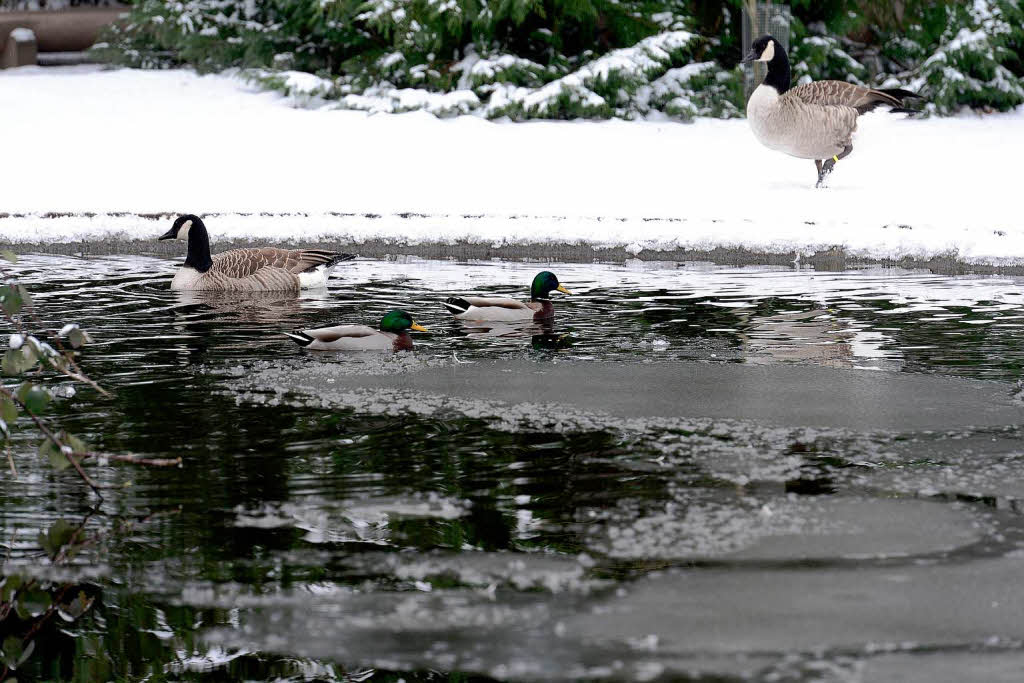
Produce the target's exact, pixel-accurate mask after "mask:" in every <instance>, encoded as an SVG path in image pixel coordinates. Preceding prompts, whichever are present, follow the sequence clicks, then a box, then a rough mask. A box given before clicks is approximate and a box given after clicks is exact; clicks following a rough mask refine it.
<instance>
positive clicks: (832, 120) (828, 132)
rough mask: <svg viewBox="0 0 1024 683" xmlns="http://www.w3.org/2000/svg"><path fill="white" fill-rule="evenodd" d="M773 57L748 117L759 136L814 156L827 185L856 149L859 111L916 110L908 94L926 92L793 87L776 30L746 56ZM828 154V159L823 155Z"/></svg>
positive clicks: (818, 84)
mask: <svg viewBox="0 0 1024 683" xmlns="http://www.w3.org/2000/svg"><path fill="white" fill-rule="evenodd" d="M743 61H744V63H746V62H767V64H768V74H767V75H766V76H765V79H764V82H763V83H761V85H759V86H757V88H756V89H755V90H754V92H753V94H752V95H751V96H750V99H749V100H748V101H747V120H748V121H750V128H751V130H753V131H754V136H755V137H756V138H757V139H758V141H759V142H760V143H761V144H762V145H764V146H765V147H768V148H769V149H774V150H776V151H778V152H785V153H786V154H789V155H791V156H795V157H799V158H801V159H813V160H814V165H815V166H816V167H817V169H818V183H817V185H816V187H821V186H822V184H823V183H824V181H825V178H826V177H827V176H828V175H829V174H830V173H831V172H832V169H833V167H835V165H836V162H837V161H839V160H840V159H842V158H844V157H846V156H847V155H849V154H850V152H852V151H853V142H852V140H851V138H852V136H853V131H854V130H856V129H857V116H859V115H860V114H863V113H864V112H868V111H871V110H872V109H874V108H875V107H879V106H882V105H886V106H889V107H892V111H893V112H898V113H899V112H911V111H913V110H911V109H905V108H904V107H903V100H905V99H908V98H918V99H920V95H917V94H916V93H912V92H910V91H909V90H902V89H900V88H893V89H875V88H865V87H862V86H859V85H854V84H852V83H845V82H843V81H815V82H813V83H806V84H804V85H799V86H797V87H795V88H793V89H792V90H791V89H790V87H789V83H790V70H789V57H788V56H786V50H785V49H784V48H783V47H782V45H780V44H779V41H777V40H775V38H772V37H771V36H761V37H760V38H758V39H757V40H755V41H754V42H753V44H752V45H751V46H750V50H749V51H748V52H747V54H746V56H745V57H744V59H743ZM823 160H824V161H823Z"/></svg>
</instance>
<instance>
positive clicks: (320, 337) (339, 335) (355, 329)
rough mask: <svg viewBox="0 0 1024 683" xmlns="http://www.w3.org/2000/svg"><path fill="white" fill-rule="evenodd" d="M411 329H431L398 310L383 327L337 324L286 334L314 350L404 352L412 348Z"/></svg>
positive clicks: (388, 314)
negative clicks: (376, 328) (377, 328)
mask: <svg viewBox="0 0 1024 683" xmlns="http://www.w3.org/2000/svg"><path fill="white" fill-rule="evenodd" d="M409 330H416V331H418V332H426V331H427V328H425V327H423V326H422V325H420V324H418V323H416V322H415V321H413V319H412V316H411V315H409V314H408V313H406V312H405V311H399V310H394V311H388V313H387V314H386V315H385V316H384V317H383V318H381V321H380V329H379V330H375V329H373V328H372V327H368V326H366V325H336V326H334V327H320V328H317V329H315V330H295V331H294V332H285V333H284V334H285V336H286V337H288V338H289V339H291V340H292V341H294V342H295V343H296V344H298V345H299V346H304V347H306V348H307V349H313V350H314V351H404V350H408V349H411V348H412V337H410V336H409Z"/></svg>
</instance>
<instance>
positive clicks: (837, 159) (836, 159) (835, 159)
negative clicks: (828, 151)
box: [832, 155, 839, 163]
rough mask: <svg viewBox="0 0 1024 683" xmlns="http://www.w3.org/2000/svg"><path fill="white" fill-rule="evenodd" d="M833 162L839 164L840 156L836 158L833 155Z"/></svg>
mask: <svg viewBox="0 0 1024 683" xmlns="http://www.w3.org/2000/svg"><path fill="white" fill-rule="evenodd" d="M832 161H835V162H836V163H839V157H838V156H835V155H833V156H832Z"/></svg>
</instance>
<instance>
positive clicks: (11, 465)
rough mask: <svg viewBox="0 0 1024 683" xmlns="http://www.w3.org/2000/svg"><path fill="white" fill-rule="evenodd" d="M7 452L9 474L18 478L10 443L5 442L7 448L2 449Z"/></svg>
mask: <svg viewBox="0 0 1024 683" xmlns="http://www.w3.org/2000/svg"><path fill="white" fill-rule="evenodd" d="M4 450H5V451H6V452H7V464H8V465H9V466H10V468H11V476H12V477H14V478H15V479H17V478H18V468H17V467H15V466H14V458H13V457H12V456H11V444H10V442H8V443H7V448H6V449H4Z"/></svg>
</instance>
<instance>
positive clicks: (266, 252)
mask: <svg viewBox="0 0 1024 683" xmlns="http://www.w3.org/2000/svg"><path fill="white" fill-rule="evenodd" d="M350 258H352V256H351V255H350V254H340V253H338V252H336V251H326V250H323V249H277V248H274V247H262V248H259V249H232V250H231V251H225V252H224V253H222V254H216V255H214V257H213V269H214V270H216V271H218V272H221V273H223V274H225V275H227V276H228V277H247V276H249V275H253V274H255V273H256V271H258V270H261V269H263V268H281V269H283V270H286V271H288V272H289V273H296V274H297V273H304V272H306V271H308V270H313V269H314V268H318V267H320V266H328V265H333V264H335V263H337V262H339V261H346V260H348V259H350Z"/></svg>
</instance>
